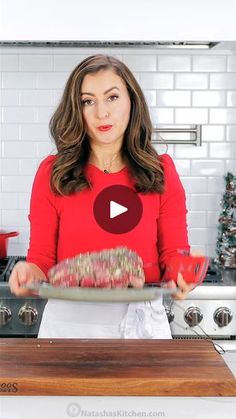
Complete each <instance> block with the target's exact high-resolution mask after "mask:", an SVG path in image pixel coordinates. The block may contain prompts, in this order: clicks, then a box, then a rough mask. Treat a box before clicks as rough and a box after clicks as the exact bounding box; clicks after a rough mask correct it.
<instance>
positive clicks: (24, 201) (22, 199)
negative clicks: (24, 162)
mask: <svg viewBox="0 0 236 419" xmlns="http://www.w3.org/2000/svg"><path fill="white" fill-rule="evenodd" d="M34 176H35V172H34V173H33V177H34ZM18 207H19V209H24V210H27V211H29V207H30V193H23V192H21V193H20V194H18Z"/></svg>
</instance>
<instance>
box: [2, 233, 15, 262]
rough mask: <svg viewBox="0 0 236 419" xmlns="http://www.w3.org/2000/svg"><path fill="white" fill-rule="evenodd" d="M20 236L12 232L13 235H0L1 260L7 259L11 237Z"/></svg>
mask: <svg viewBox="0 0 236 419" xmlns="http://www.w3.org/2000/svg"><path fill="white" fill-rule="evenodd" d="M16 236H19V233H17V231H12V232H11V233H0V259H4V258H5V257H7V242H8V239H9V237H16Z"/></svg>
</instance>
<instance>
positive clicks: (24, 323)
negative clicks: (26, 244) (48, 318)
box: [0, 256, 46, 337]
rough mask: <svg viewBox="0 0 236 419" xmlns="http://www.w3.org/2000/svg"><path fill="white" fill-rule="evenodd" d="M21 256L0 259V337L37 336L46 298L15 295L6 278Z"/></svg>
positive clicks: (21, 258) (22, 258)
mask: <svg viewBox="0 0 236 419" xmlns="http://www.w3.org/2000/svg"><path fill="white" fill-rule="evenodd" d="M20 260H25V258H24V257H21V256H10V257H7V258H5V259H0V337H37V334H38V330H39V325H40V322H41V318H42V313H43V309H44V306H45V304H46V300H43V299H42V298H39V297H24V298H20V297H16V296H15V295H13V294H12V293H11V292H10V288H9V285H8V280H9V277H10V274H11V272H12V269H13V267H14V265H15V264H16V263H17V262H18V261H20Z"/></svg>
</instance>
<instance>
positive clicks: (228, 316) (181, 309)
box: [164, 261, 236, 347]
mask: <svg viewBox="0 0 236 419" xmlns="http://www.w3.org/2000/svg"><path fill="white" fill-rule="evenodd" d="M164 305H165V309H166V312H167V316H168V320H169V323H170V328H171V332H172V336H173V338H177V339H178V338H181V339H187V338H191V339H192V338H206V339H207V338H210V339H214V340H215V339H216V340H217V339H219V340H235V341H236V269H225V270H222V271H220V270H219V269H217V267H216V266H215V265H214V263H213V261H211V264H210V267H209V269H208V272H207V276H206V278H205V280H204V282H203V283H202V284H201V285H200V286H198V287H196V288H195V289H194V290H193V291H191V292H190V293H189V294H188V295H187V298H186V299H185V300H170V299H167V298H165V300H164ZM235 347H236V342H235Z"/></svg>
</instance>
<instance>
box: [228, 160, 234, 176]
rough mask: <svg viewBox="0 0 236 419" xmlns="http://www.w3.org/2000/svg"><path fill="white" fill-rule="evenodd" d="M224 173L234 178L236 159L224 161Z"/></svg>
mask: <svg viewBox="0 0 236 419" xmlns="http://www.w3.org/2000/svg"><path fill="white" fill-rule="evenodd" d="M225 171H226V172H231V173H233V174H234V176H236V159H234V160H225Z"/></svg>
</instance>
